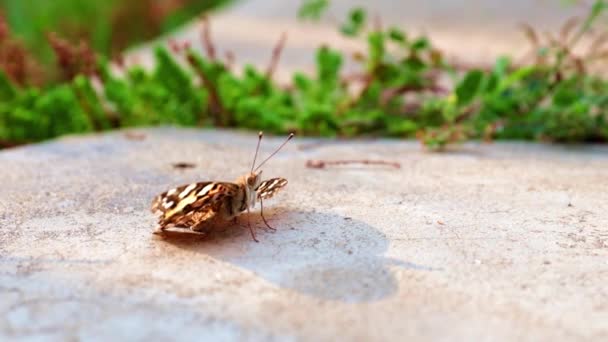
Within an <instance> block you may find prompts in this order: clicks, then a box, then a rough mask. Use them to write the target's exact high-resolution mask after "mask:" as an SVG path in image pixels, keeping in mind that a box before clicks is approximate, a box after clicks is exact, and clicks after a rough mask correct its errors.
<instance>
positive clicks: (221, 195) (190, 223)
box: [152, 132, 294, 242]
mask: <svg viewBox="0 0 608 342" xmlns="http://www.w3.org/2000/svg"><path fill="white" fill-rule="evenodd" d="M293 136H294V135H293V133H292V134H290V135H289V137H288V138H287V140H286V141H285V142H284V143H283V144H282V145H281V146H279V148H277V149H276V150H275V151H274V152H273V153H272V154H271V155H270V156H269V157H268V158H266V159H265V160H264V161H263V162H261V163H260V164H259V165H258V166H257V167H256V166H255V162H256V159H257V156H258V152H259V150H260V143H261V141H262V137H263V133H262V132H260V133H259V135H258V144H257V147H256V149H255V155H254V157H253V163H252V165H251V171H250V172H249V173H247V174H245V175H243V176H241V177H239V178H238V179H237V180H236V181H235V182H198V183H192V184H186V185H182V186H178V187H176V188H173V189H170V190H168V191H165V192H163V193H162V194H160V195H158V196H156V197H155V198H154V200H153V202H152V212H154V213H156V214H158V215H159V218H158V225H159V226H158V228H157V229H156V231H155V232H154V233H155V234H162V233H163V232H164V231H165V230H166V229H167V228H171V227H175V228H186V229H190V230H192V231H194V232H199V233H207V232H209V231H210V230H211V229H213V227H214V226H216V225H217V224H218V223H220V222H226V221H230V220H234V221H236V218H237V216H239V215H240V214H242V213H244V212H247V213H249V212H250V209H251V208H253V207H254V206H255V203H256V202H257V201H259V202H260V214H261V216H262V220H263V221H264V224H265V225H266V227H268V228H269V229H271V230H275V229H274V228H272V227H271V226H270V225H269V224H268V221H266V218H265V217H264V205H263V201H264V200H265V199H270V198H271V197H273V196H274V195H275V194H276V193H277V192H278V191H279V190H281V189H282V188H283V187H285V186H286V185H287V180H286V179H285V178H271V179H267V180H262V177H261V176H262V170H260V171H257V170H258V169H259V168H260V167H261V166H262V165H264V163H266V162H267V161H268V160H269V159H270V158H272V157H273V156H274V155H275V154H277V153H278V152H279V151H280V150H281V148H283V146H285V144H287V142H289V140H291V139H292V138H293ZM247 226H248V227H249V232H250V233H251V237H252V238H253V240H254V241H255V242H259V241H258V240H257V239H256V237H255V233H254V231H253V229H252V228H251V222H250V221H249V217H247Z"/></svg>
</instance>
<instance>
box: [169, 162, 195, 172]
mask: <svg viewBox="0 0 608 342" xmlns="http://www.w3.org/2000/svg"><path fill="white" fill-rule="evenodd" d="M171 166H173V168H174V169H181V170H183V169H192V168H195V167H196V164H194V163H188V162H179V163H173V164H171Z"/></svg>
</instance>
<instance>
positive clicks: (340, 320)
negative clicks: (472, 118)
mask: <svg viewBox="0 0 608 342" xmlns="http://www.w3.org/2000/svg"><path fill="white" fill-rule="evenodd" d="M142 132H144V133H145V136H146V138H145V139H144V140H142V141H135V140H129V139H127V138H126V136H125V133H124V132H115V133H111V134H107V135H98V136H88V137H68V138H63V139H60V140H57V141H53V142H48V143H44V144H40V145H34V146H27V147H21V148H17V149H12V150H5V151H2V152H0V165H1V167H0V180H1V183H0V313H1V314H0V339H2V340H15V339H17V338H19V339H23V340H72V339H87V340H109V339H112V340H116V339H123V340H124V339H127V338H128V339H129V340H149V339H154V340H167V339H177V338H179V339H183V340H201V339H204V338H213V340H237V339H238V340H242V339H245V340H260V339H264V340H315V341H316V340H338V339H341V340H380V339H389V340H405V339H407V338H415V339H417V340H475V341H479V340H492V341H501V340H504V341H506V340H511V341H512V340H534V341H538V340H552V339H558V340H569V341H572V340H598V341H599V340H606V339H608V325H607V323H606V322H608V287H607V286H606V284H607V283H608V228H607V227H608V183H607V182H606V177H607V173H606V172H607V171H606V170H607V169H608V148H606V147H562V146H546V145H535V144H521V143H500V144H494V145H477V144H470V145H465V146H463V147H462V148H460V149H458V150H455V151H453V152H449V153H444V154H432V153H427V152H424V151H423V150H421V148H420V147H419V146H418V144H417V143H415V142H402V141H391V140H380V141H353V142H331V141H326V140H303V139H296V140H295V142H294V143H292V144H290V145H288V147H287V148H286V149H285V150H284V151H283V153H281V154H280V155H278V156H277V157H276V158H275V159H274V160H272V161H271V162H270V163H268V164H267V165H266V166H265V167H264V174H265V175H266V176H267V177H272V176H284V177H286V178H288V179H289V181H290V183H289V185H288V186H287V188H286V189H285V191H284V192H283V193H281V194H279V195H278V196H277V197H275V198H274V199H273V200H272V202H271V203H268V208H267V209H268V210H267V213H268V218H269V219H270V221H271V224H273V225H274V226H276V227H277V228H278V230H277V231H276V232H274V233H272V232H266V231H264V230H262V229H259V230H258V238H259V239H260V243H255V242H253V241H252V240H251V238H250V236H249V233H248V232H247V230H246V228H244V227H242V226H239V225H237V226H232V227H228V228H225V229H224V230H222V231H220V232H218V233H217V234H215V235H214V236H212V237H207V238H205V237H201V236H196V235H191V234H187V233H181V234H180V233H173V234H171V235H169V236H168V237H167V238H166V239H161V238H158V237H155V236H153V235H152V234H151V232H152V230H153V228H154V227H155V225H154V223H155V219H154V217H153V215H152V214H151V213H149V211H148V207H149V204H150V201H151V199H152V197H153V196H154V195H155V194H156V193H158V192H160V191H162V190H165V189H167V188H168V187H171V186H174V185H178V184H182V183H187V182H192V181H199V180H208V179H217V180H231V179H233V178H236V177H237V176H239V175H240V174H242V173H245V172H247V170H248V169H249V165H250V160H251V158H252V155H253V149H254V147H255V141H256V137H255V134H249V133H234V132H218V131H196V130H178V129H171V128H166V129H151V130H145V131H142ZM281 140H282V138H281V139H279V138H269V139H267V140H266V141H264V143H263V146H262V148H263V153H262V155H266V154H268V153H269V152H270V151H271V150H272V149H274V148H275V147H276V146H277V145H278V144H279V143H280V141H281ZM336 158H370V159H386V160H394V161H398V162H400V163H401V164H402V166H403V167H402V168H401V169H398V170H397V169H391V168H384V167H355V166H348V167H346V166H345V167H335V168H330V169H326V170H316V169H308V168H306V167H305V166H304V165H305V162H306V160H308V159H336ZM183 161H187V162H193V163H195V164H196V167H195V168H193V169H186V170H176V169H174V168H172V166H171V163H174V162H183ZM250 217H251V220H252V221H253V222H254V224H255V225H256V226H258V227H262V222H261V219H260V217H259V215H258V213H257V211H256V212H254V213H252V214H251V216H250ZM243 223H244V219H241V225H243Z"/></svg>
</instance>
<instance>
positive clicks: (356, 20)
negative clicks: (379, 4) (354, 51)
mask: <svg viewBox="0 0 608 342" xmlns="http://www.w3.org/2000/svg"><path fill="white" fill-rule="evenodd" d="M366 19H367V13H366V12H365V10H364V9H362V8H360V7H357V8H354V9H352V10H351V11H350V12H349V14H348V18H347V20H346V22H345V23H344V24H342V26H341V27H340V31H341V32H342V33H343V34H344V35H346V36H349V37H354V36H356V35H358V34H359V33H360V32H361V30H362V29H363V27H364V26H365V22H366Z"/></svg>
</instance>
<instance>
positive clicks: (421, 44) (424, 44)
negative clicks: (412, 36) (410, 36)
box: [412, 37, 431, 51]
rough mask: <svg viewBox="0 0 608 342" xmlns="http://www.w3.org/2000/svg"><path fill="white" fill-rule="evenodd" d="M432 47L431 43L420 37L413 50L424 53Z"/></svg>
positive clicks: (413, 45) (414, 43) (413, 44)
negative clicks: (423, 51)
mask: <svg viewBox="0 0 608 342" xmlns="http://www.w3.org/2000/svg"><path fill="white" fill-rule="evenodd" d="M429 47H431V43H430V42H429V40H428V39H427V38H426V37H420V38H418V39H416V40H415V41H414V42H413V43H412V50H414V51H422V50H425V49H428V48H429Z"/></svg>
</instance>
